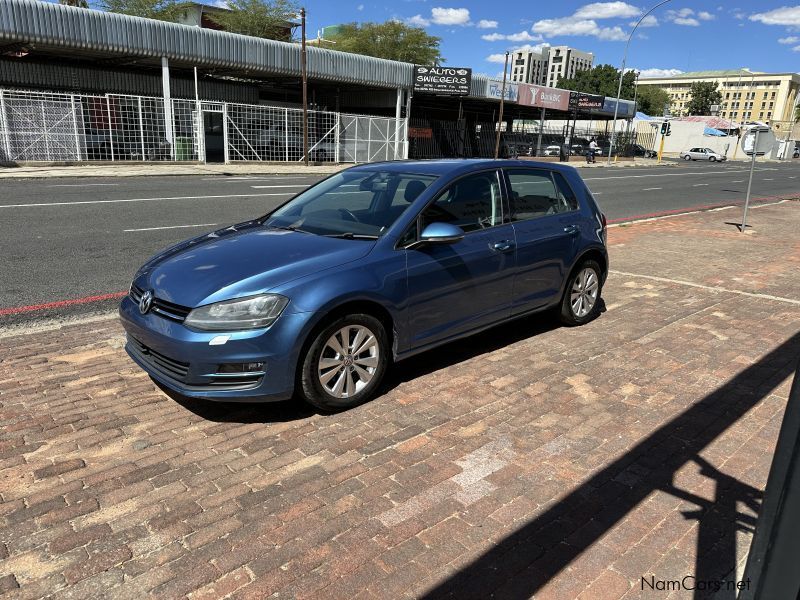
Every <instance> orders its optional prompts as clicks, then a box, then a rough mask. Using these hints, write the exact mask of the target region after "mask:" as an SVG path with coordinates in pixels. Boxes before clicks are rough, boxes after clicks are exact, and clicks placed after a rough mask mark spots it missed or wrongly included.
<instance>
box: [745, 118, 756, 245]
mask: <svg viewBox="0 0 800 600" xmlns="http://www.w3.org/2000/svg"><path fill="white" fill-rule="evenodd" d="M757 148H758V129H756V138H755V140H753V160H751V161H750V179H748V180H747V196H745V199H744V214H742V229H741V232H742V233H744V229H745V227H747V207H748V206H749V205H750V188H751V187H752V186H753V171H754V170H755V168H756V149H757Z"/></svg>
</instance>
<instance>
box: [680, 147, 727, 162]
mask: <svg viewBox="0 0 800 600" xmlns="http://www.w3.org/2000/svg"><path fill="white" fill-rule="evenodd" d="M680 156H681V158H682V159H683V160H708V161H711V162H715V161H724V160H727V157H726V156H725V155H724V154H720V153H719V152H715V151H714V150H712V149H711V148H692V149H691V150H684V151H683V152H681V154H680Z"/></svg>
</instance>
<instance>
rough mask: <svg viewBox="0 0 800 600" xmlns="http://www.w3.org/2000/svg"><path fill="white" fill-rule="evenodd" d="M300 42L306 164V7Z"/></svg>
mask: <svg viewBox="0 0 800 600" xmlns="http://www.w3.org/2000/svg"><path fill="white" fill-rule="evenodd" d="M300 25H301V30H302V42H301V44H302V45H301V50H300V71H301V77H302V79H303V163H304V164H305V166H308V72H307V67H306V9H305V8H301V9H300Z"/></svg>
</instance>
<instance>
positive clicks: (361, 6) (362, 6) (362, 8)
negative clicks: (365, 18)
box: [356, 4, 364, 10]
mask: <svg viewBox="0 0 800 600" xmlns="http://www.w3.org/2000/svg"><path fill="white" fill-rule="evenodd" d="M356 10H364V5H363V4H359V5H358V6H356Z"/></svg>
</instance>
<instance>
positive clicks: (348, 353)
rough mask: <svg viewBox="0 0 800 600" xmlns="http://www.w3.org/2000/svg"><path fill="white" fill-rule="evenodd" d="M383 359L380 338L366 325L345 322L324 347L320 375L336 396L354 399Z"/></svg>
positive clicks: (319, 368) (318, 370)
mask: <svg viewBox="0 0 800 600" xmlns="http://www.w3.org/2000/svg"><path fill="white" fill-rule="evenodd" d="M379 359H380V347H379V344H378V339H377V338H376V336H375V334H374V333H373V332H372V331H370V330H369V328H367V327H365V326H363V325H346V326H345V327H342V328H341V329H340V330H339V331H336V332H335V333H334V334H333V335H331V337H330V338H328V341H327V342H325V345H324V346H323V348H322V353H321V354H320V357H319V363H318V365H317V375H318V377H319V382H320V384H322V387H323V389H324V390H325V391H326V392H327V393H328V394H330V395H331V396H333V397H335V398H352V397H353V396H354V395H356V394H358V393H359V392H360V391H361V390H363V389H364V388H365V387H366V386H367V385H369V382H370V381H372V379H373V378H374V377H375V374H376V372H377V370H378V365H379V364H380V362H379Z"/></svg>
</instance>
